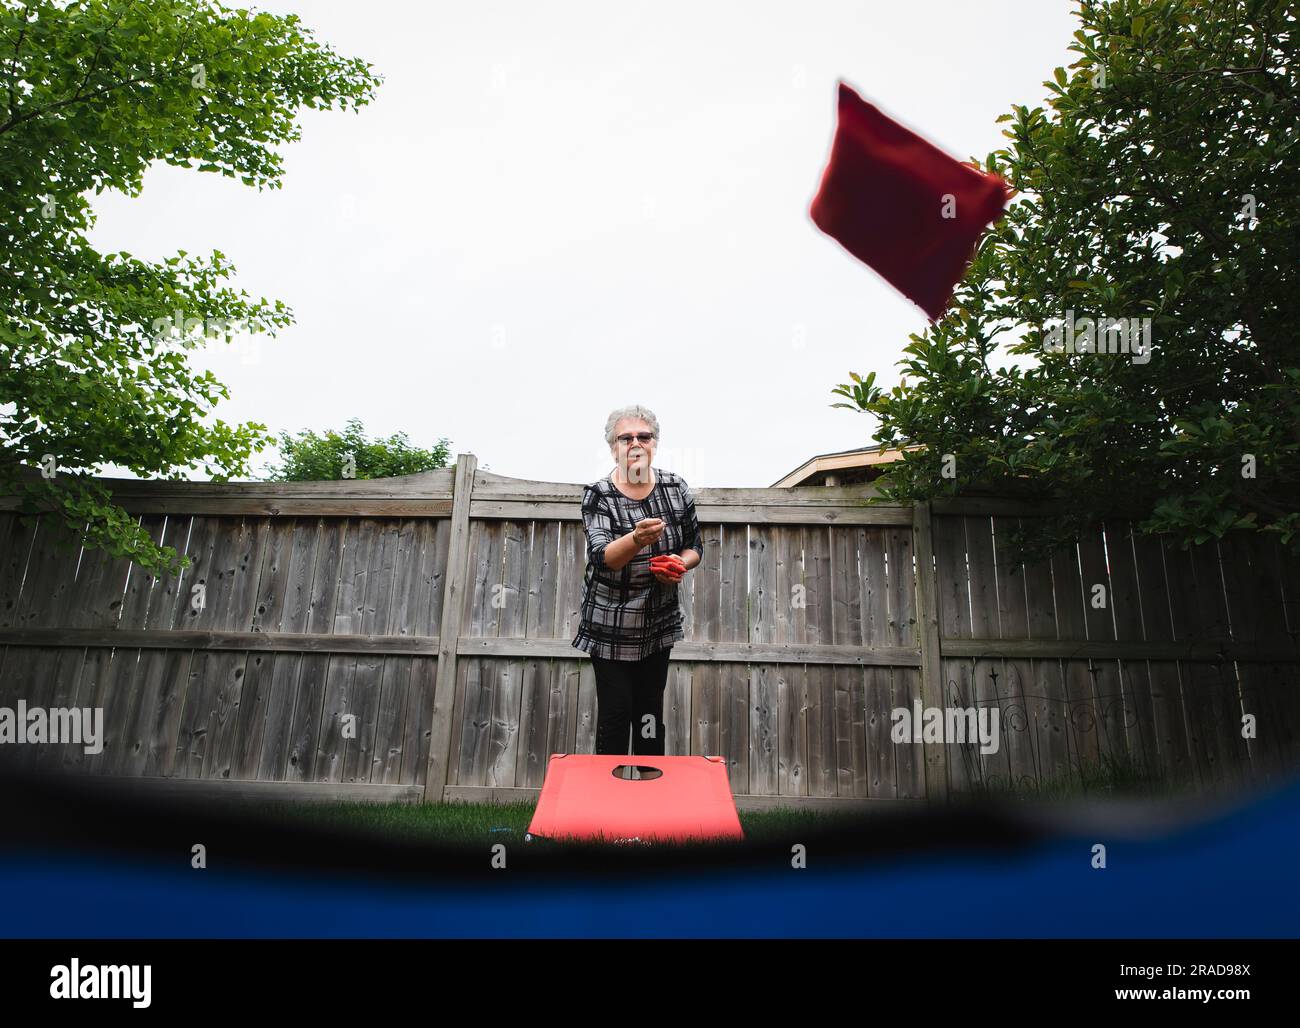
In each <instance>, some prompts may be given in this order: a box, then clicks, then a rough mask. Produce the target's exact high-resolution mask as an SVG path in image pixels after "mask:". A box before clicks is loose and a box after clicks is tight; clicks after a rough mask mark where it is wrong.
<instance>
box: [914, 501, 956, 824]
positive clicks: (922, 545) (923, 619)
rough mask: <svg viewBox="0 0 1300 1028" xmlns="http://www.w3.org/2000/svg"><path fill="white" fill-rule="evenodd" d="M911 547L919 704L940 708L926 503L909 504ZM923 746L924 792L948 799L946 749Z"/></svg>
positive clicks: (939, 655) (933, 744) (936, 623)
mask: <svg viewBox="0 0 1300 1028" xmlns="http://www.w3.org/2000/svg"><path fill="white" fill-rule="evenodd" d="M912 547H913V552H914V553H915V554H916V610H917V621H916V627H917V631H918V635H919V636H920V639H919V641H920V644H921V704H922V706H925V707H939V708H942V707H943V664H942V656H943V654H942V653H941V652H940V650H939V602H938V594H937V590H936V587H935V581H934V534H933V530H932V527H931V521H930V504H929V503H914V504H913V505H912ZM923 745H924V747H925V795H926V797H927V798H928V799H931V800H941V801H943V802H945V803H946V802H947V801H948V752H947V749H946V748H945V747H944V744H943V743H941V742H927V743H923Z"/></svg>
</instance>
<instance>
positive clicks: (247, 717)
mask: <svg viewBox="0 0 1300 1028" xmlns="http://www.w3.org/2000/svg"><path fill="white" fill-rule="evenodd" d="M476 464H477V462H476V459H475V457H474V456H473V455H472V454H461V455H460V456H459V458H458V461H457V464H456V466H455V468H452V469H443V470H438V471H432V472H426V473H422V474H417V475H410V476H405V477H402V478H394V479H381V480H373V481H340V482H311V483H236V484H211V483H177V482H132V481H121V480H114V481H111V482H110V483H109V484H110V486H111V488H112V489H113V492H114V494H115V497H116V499H117V500H118V502H119V503H121V504H122V505H123V506H124V507H125V508H126V509H127V510H129V511H131V512H132V513H134V514H135V515H137V516H138V517H139V519H140V524H141V525H143V526H144V527H145V528H146V529H147V530H148V531H149V532H150V534H151V536H152V537H153V538H154V539H156V540H158V541H159V542H161V543H164V544H166V545H171V546H174V547H176V548H177V550H179V551H182V552H184V553H186V554H188V555H189V557H190V558H191V560H192V561H193V562H194V566H193V567H192V568H190V569H187V570H186V571H185V572H184V573H182V574H181V575H178V576H164V577H156V576H154V575H152V574H149V573H146V572H143V571H142V569H140V568H138V567H135V566H133V565H132V564H131V563H130V562H129V561H126V560H119V559H113V558H109V557H107V556H105V555H104V554H102V553H100V552H95V551H88V552H83V551H81V550H80V549H79V548H77V547H73V548H71V549H68V550H63V549H60V548H58V546H57V545H56V543H57V536H58V533H57V531H56V530H55V529H54V527H53V526H54V524H55V522H54V521H53V520H51V519H50V518H49V517H48V516H47V515H41V516H40V517H39V518H38V519H37V520H36V523H35V525H34V526H30V525H28V524H27V523H25V522H24V521H23V520H22V519H20V518H19V517H18V516H17V515H16V514H15V513H13V511H14V510H15V508H16V501H15V500H13V499H12V498H11V499H9V500H8V501H4V502H3V503H0V509H3V510H4V511H7V512H8V513H0V646H2V647H3V651H2V652H0V707H8V708H11V709H16V708H17V705H18V703H19V701H22V702H24V703H25V704H26V705H27V707H28V708H45V709H52V708H77V707H81V708H102V709H103V711H104V745H103V749H102V751H101V752H98V753H86V752H85V747H84V746H82V745H78V744H76V743H61V744H58V745H55V744H49V743H47V744H44V745H31V746H9V747H3V749H5V750H7V751H9V752H8V753H7V754H6V755H7V756H9V757H11V758H13V759H17V760H19V761H21V762H23V763H26V764H28V765H29V766H31V767H33V768H35V769H44V770H49V771H66V772H72V773H84V774H87V775H89V776H93V778H99V779H102V778H122V777H126V778H131V779H139V780H149V781H150V782H151V783H153V784H155V785H162V786H166V785H167V783H172V785H173V787H177V788H185V789H190V790H194V789H201V788H202V787H203V783H210V786H209V787H210V788H212V789H215V790H218V791H221V792H224V793H227V794H230V793H236V794H239V793H244V794H257V793H262V792H266V793H270V794H277V795H290V796H303V797H320V796H323V797H330V798H365V799H378V800H391V799H397V800H418V799H424V800H428V801H439V800H443V799H462V800H464V799H480V800H481V799H495V800H501V799H520V800H528V799H533V798H535V796H536V793H537V790H538V789H539V788H540V786H541V783H542V778H543V775H544V774H545V770H546V762H547V758H548V756H549V755H550V754H551V753H589V752H591V751H592V750H593V744H594V739H595V713H596V710H595V707H596V704H595V699H596V697H595V679H594V676H593V674H592V665H591V662H590V661H589V660H588V659H587V658H586V656H585V654H582V653H581V652H580V651H578V650H576V649H574V648H573V647H572V646H571V645H570V640H571V639H572V638H573V635H574V633H575V631H576V630H577V619H578V611H579V604H580V593H581V584H582V578H583V573H584V570H585V564H586V538H585V534H584V532H583V525H582V520H581V511H580V500H581V494H582V486H581V485H573V484H564V483H550V482H532V481H525V480H521V479H513V478H508V477H505V476H501V475H494V474H491V473H488V472H484V471H479V470H477V467H476ZM873 493H874V491H873V489H872V487H870V486H844V487H796V488H792V489H697V490H696V502H697V512H698V515H699V519H700V525H701V530H702V532H703V535H704V550H705V552H704V561H703V563H702V564H701V565H700V566H699V567H698V568H696V569H695V570H694V571H692V572H691V573H690V574H688V575H687V576H686V579H685V581H684V584H683V586H682V601H683V607H684V611H685V617H686V624H685V630H686V639H685V640H684V641H682V642H679V643H677V644H676V645H675V646H674V647H673V653H672V657H673V659H672V661H671V663H670V667H669V677H668V686H667V691H666V694H665V704H664V713H665V722H666V723H665V726H664V729H665V732H666V739H665V742H666V748H667V752H668V753H670V754H685V753H694V754H721V755H723V756H724V757H725V758H726V759H727V762H728V767H729V772H730V777H731V784H732V789H733V791H734V792H735V794H736V797H737V803H738V804H739V805H740V806H742V807H749V808H754V807H762V806H769V805H778V804H789V803H805V804H806V803H833V804H852V803H863V802H871V801H876V800H908V799H922V798H930V799H942V798H944V797H946V796H947V795H948V794H949V792H950V791H961V790H965V789H970V788H972V787H975V786H977V785H979V784H981V783H985V784H987V783H991V782H998V781H1001V782H1005V781H1007V780H1011V781H1013V782H1016V783H1020V784H1026V783H1035V784H1041V783H1045V782H1047V781H1050V780H1052V779H1054V778H1058V777H1061V776H1066V777H1068V776H1071V775H1078V774H1080V773H1082V772H1083V771H1085V770H1086V769H1087V768H1088V767H1089V766H1091V765H1095V764H1098V763H1101V762H1103V761H1105V760H1106V759H1112V760H1116V761H1134V762H1137V763H1140V764H1142V765H1143V766H1145V767H1150V768H1153V769H1157V770H1159V771H1162V772H1165V773H1167V774H1169V775H1171V776H1177V777H1182V778H1186V779H1187V780H1190V781H1194V782H1197V783H1199V784H1200V785H1202V786H1204V787H1207V788H1210V787H1215V786H1217V785H1218V784H1219V783H1222V782H1227V781H1238V780H1240V779H1243V778H1258V777H1261V776H1263V777H1267V776H1271V775H1274V774H1277V773H1279V772H1286V771H1288V770H1289V769H1290V768H1292V767H1293V766H1294V765H1295V757H1296V755H1297V752H1298V750H1300V745H1298V740H1297V725H1298V724H1300V696H1298V695H1297V692H1296V685H1295V671H1296V667H1297V663H1300V651H1298V650H1297V645H1296V643H1297V638H1298V637H1300V623H1298V620H1300V562H1297V561H1295V560H1294V559H1289V558H1287V557H1285V556H1284V555H1283V554H1282V553H1281V552H1280V550H1278V548H1277V547H1276V546H1275V545H1274V544H1273V543H1272V542H1271V541H1267V540H1260V539H1256V538H1251V537H1243V538H1231V539H1229V540H1225V541H1224V542H1222V543H1220V544H1217V545H1216V544H1209V545H1207V546H1203V547H1199V548H1198V549H1196V550H1193V551H1191V552H1190V553H1189V552H1186V551H1181V550H1177V549H1175V548H1173V547H1171V546H1169V545H1167V544H1166V543H1165V542H1164V541H1162V540H1160V539H1142V538H1131V537H1130V536H1129V534H1128V526H1127V524H1126V523H1124V522H1122V521H1115V522H1108V523H1107V524H1105V525H1103V526H1098V529H1097V531H1096V532H1095V533H1094V534H1092V535H1090V536H1089V537H1088V538H1086V539H1085V540H1084V542H1083V544H1081V545H1080V547H1079V548H1078V550H1077V552H1071V553H1067V554H1065V555H1062V556H1059V557H1057V558H1055V559H1053V560H1052V561H1051V562H1048V563H1046V564H1042V565H1038V566H1031V567H1029V568H1021V567H1016V566H1013V565H1012V563H1011V561H1010V560H1009V557H1008V552H1007V547H1006V543H1007V537H1008V532H1009V530H1010V529H1011V527H1012V526H1013V525H1014V523H1015V521H1016V519H1017V518H1018V517H1023V516H1030V513H1029V512H1025V511H1017V510H1016V508H1015V507H1014V506H1012V505H1010V504H1007V503H1003V502H1000V501H997V502H995V501H977V500H972V501H947V502H946V504H937V505H936V507H935V509H934V510H933V511H932V510H931V509H930V507H929V506H928V505H921V506H917V507H916V508H915V509H913V508H912V507H906V506H888V505H877V504H869V503H868V500H869V498H870V497H871V496H872V495H873ZM917 569H920V571H921V573H920V574H917ZM1096 586H1102V587H1103V589H1104V599H1105V605H1104V606H1097V605H1095V597H1096V595H1097V593H1096V590H1095V587H1096ZM918 704H919V706H920V707H922V708H936V707H944V706H953V707H963V708H987V709H990V710H992V709H994V708H996V710H997V711H998V713H999V715H1000V721H999V723H1000V724H1001V726H1002V731H1001V741H1000V746H999V748H998V749H997V751H996V752H991V753H983V752H981V749H982V747H981V746H980V745H979V743H978V741H975V740H969V741H965V742H961V741H951V740H948V741H938V740H934V739H926V740H924V741H921V742H912V741H904V742H895V741H894V740H893V738H892V737H891V731H892V729H893V727H894V726H893V721H892V719H891V712H892V711H894V710H896V709H899V708H905V709H907V710H909V711H912V710H913V709H915V707H916V706H917V705H918ZM1244 714H1253V715H1255V719H1256V731H1255V734H1254V736H1253V738H1244V737H1243V736H1242V732H1241V725H1242V717H1243V715H1244ZM87 780H88V781H89V780H91V779H90V778H88V779H87Z"/></svg>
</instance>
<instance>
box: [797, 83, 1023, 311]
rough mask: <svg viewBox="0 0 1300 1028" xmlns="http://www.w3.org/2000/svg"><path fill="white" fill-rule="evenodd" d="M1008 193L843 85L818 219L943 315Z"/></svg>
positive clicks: (815, 211) (816, 205) (816, 206)
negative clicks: (980, 238)
mask: <svg viewBox="0 0 1300 1028" xmlns="http://www.w3.org/2000/svg"><path fill="white" fill-rule="evenodd" d="M1010 196H1011V190H1010V189H1009V188H1008V187H1007V185H1006V183H1005V182H1003V180H1002V179H1001V178H999V177H998V176H997V175H989V174H985V173H984V172H982V171H977V170H976V169H974V168H972V167H971V166H970V165H968V164H962V163H961V162H959V161H957V160H955V159H953V158H952V157H949V156H948V155H947V154H946V153H944V152H943V151H942V150H940V149H939V148H938V147H936V146H934V145H933V144H932V143H929V142H927V141H926V140H924V139H922V138H921V137H920V136H918V135H917V134H916V133H915V132H912V131H911V130H909V129H906V128H904V127H903V126H902V125H899V124H898V123H897V122H895V121H893V120H891V119H890V118H888V117H886V116H885V115H884V114H882V113H881V112H880V111H879V110H878V109H877V108H875V107H873V106H872V105H871V104H869V103H867V102H866V101H865V100H863V99H862V97H860V96H858V94H857V93H855V92H854V91H853V90H852V89H851V88H849V86H848V85H847V84H845V83H844V82H843V81H841V82H840V85H839V124H838V125H837V127H836V129H835V140H834V142H833V143H832V145H831V156H830V161H829V163H828V164H827V166H826V171H825V172H824V173H823V175H822V181H821V187H820V188H819V189H818V191H817V196H816V197H814V199H813V202H812V207H811V209H810V210H809V214H810V216H811V217H812V220H813V224H815V225H816V226H817V227H818V228H819V229H821V230H822V231H823V232H825V233H826V234H827V235H828V236H830V237H831V238H833V239H835V240H836V241H837V242H838V243H839V244H840V245H841V246H843V247H844V249H846V250H848V251H849V253H851V254H853V256H854V257H857V258H858V259H859V260H860V261H863V262H864V263H866V264H868V265H870V266H871V267H872V268H873V269H875V270H876V271H877V272H878V273H879V274H880V275H881V277H882V278H884V279H885V281H887V282H889V283H890V285H892V286H894V288H896V289H897V290H898V291H899V292H901V293H902V294H903V295H904V296H906V297H907V298H908V299H909V300H911V301H912V302H913V303H915V304H916V305H917V306H919V307H920V308H921V309H922V310H924V311H925V312H926V314H928V315H929V316H930V320H931V321H937V320H939V318H940V317H941V316H942V315H943V311H944V308H946V307H947V306H948V301H949V300H950V299H951V298H952V291H953V287H954V286H956V284H957V282H958V281H959V280H960V279H961V276H962V274H963V273H964V272H965V270H966V266H967V265H968V264H969V263H970V261H971V258H972V257H973V256H974V252H975V244H976V243H977V242H978V240H979V237H980V236H981V235H982V234H983V232H984V230H985V228H986V227H987V226H988V225H989V224H991V223H992V222H994V221H996V220H997V219H998V218H999V217H1000V216H1001V215H1002V212H1003V210H1004V209H1005V208H1006V204H1007V201H1008V200H1009V199H1010Z"/></svg>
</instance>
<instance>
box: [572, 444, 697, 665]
mask: <svg viewBox="0 0 1300 1028" xmlns="http://www.w3.org/2000/svg"><path fill="white" fill-rule="evenodd" d="M611 474H612V472H611ZM654 476H655V485H654V489H652V490H651V492H650V495H649V496H647V497H646V498H645V499H644V500H632V499H629V498H628V497H626V496H624V495H623V494H622V493H621V492H619V490H618V488H617V487H616V486H615V485H614V481H613V479H612V478H611V477H610V475H606V476H605V477H604V478H602V479H601V480H600V481H599V482H593V483H592V484H591V485H589V486H587V487H586V488H585V489H584V490H583V493H582V524H583V528H584V529H585V530H586V533H587V573H586V577H585V578H584V580H583V583H582V619H581V621H580V623H579V625H578V634H577V635H576V636H575V637H574V639H573V645H574V646H576V647H577V648H578V649H580V650H585V651H587V652H588V653H590V654H591V655H592V656H593V657H605V658H606V659H609V660H643V659H644V658H646V657H648V656H650V654H652V653H655V652H656V651H658V650H662V649H664V648H665V647H668V646H672V644H673V643H675V642H677V641H678V640H679V639H683V638H685V633H684V632H683V631H682V609H681V606H680V605H679V600H678V592H677V585H675V584H674V585H669V584H667V583H664V582H660V581H659V580H658V579H657V578H655V577H654V575H652V574H651V573H650V558H651V557H654V556H656V555H658V554H661V553H677V554H680V553H681V552H682V550H686V549H691V550H694V551H695V552H696V553H698V554H700V556H701V557H703V556H704V541H703V539H702V537H701V535H700V525H699V522H698V521H697V520H696V518H695V496H694V494H693V493H692V492H691V490H690V487H689V486H688V485H687V484H686V481H685V479H683V478H682V476H681V475H678V474H676V473H675V472H672V471H663V470H661V469H660V468H655V469H654ZM643 518H663V521H664V530H663V533H662V534H661V535H660V536H659V538H658V539H657V540H656V541H655V542H653V543H651V544H650V545H649V546H646V547H643V548H642V549H641V550H640V551H639V552H638V553H637V554H636V555H635V556H634V557H633V558H632V559H631V560H630V561H628V563H627V564H626V565H624V566H623V567H622V568H620V569H618V570H617V571H615V570H612V569H610V568H608V567H606V566H605V547H606V546H607V545H608V544H610V543H611V542H613V541H614V540H615V539H619V538H621V537H622V536H625V535H627V534H628V533H629V532H631V531H632V530H633V529H634V528H636V523H637V522H638V521H640V520H642V519H643Z"/></svg>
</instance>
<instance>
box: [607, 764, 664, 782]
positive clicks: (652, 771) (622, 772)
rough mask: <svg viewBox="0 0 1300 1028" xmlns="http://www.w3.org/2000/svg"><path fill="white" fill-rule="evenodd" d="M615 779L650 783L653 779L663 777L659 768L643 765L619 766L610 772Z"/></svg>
mask: <svg viewBox="0 0 1300 1028" xmlns="http://www.w3.org/2000/svg"><path fill="white" fill-rule="evenodd" d="M610 773H611V774H612V775H613V776H614V777H615V778H622V779H624V780H625V781H629V782H637V781H649V780H650V779H652V778H659V777H661V776H662V775H663V772H662V771H660V770H659V769H658V768H657V767H645V766H644V765H641V764H619V765H618V767H616V768H614V770H613V771H612V772H610Z"/></svg>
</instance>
